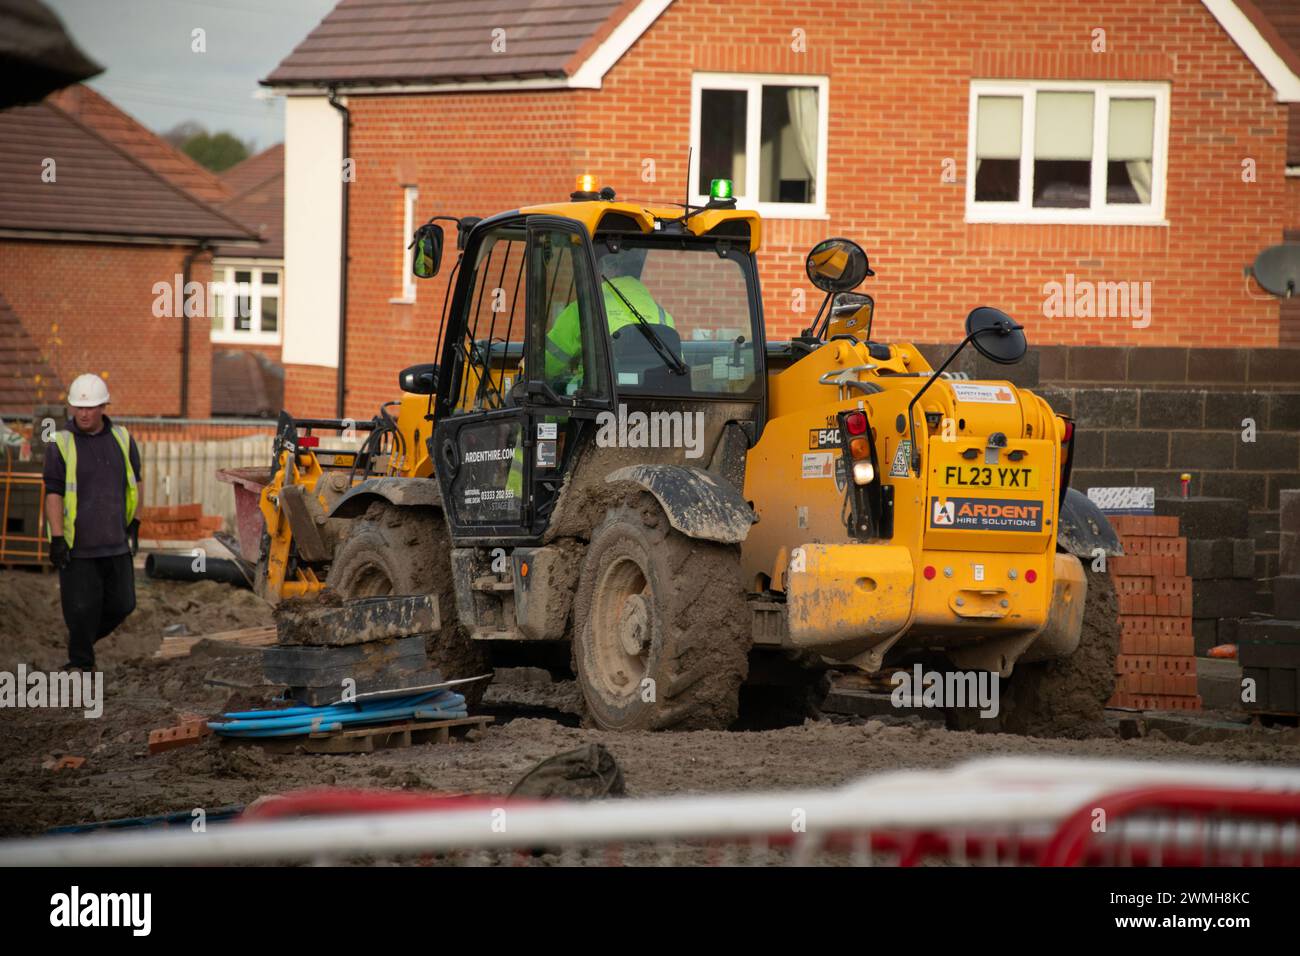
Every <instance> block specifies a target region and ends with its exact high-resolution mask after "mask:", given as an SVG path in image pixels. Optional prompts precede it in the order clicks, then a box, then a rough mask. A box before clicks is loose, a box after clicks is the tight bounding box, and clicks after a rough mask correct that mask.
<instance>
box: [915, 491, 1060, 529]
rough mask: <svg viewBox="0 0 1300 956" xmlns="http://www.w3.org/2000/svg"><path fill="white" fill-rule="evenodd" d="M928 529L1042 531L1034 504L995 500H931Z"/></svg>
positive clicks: (1039, 508) (1040, 510)
mask: <svg viewBox="0 0 1300 956" xmlns="http://www.w3.org/2000/svg"><path fill="white" fill-rule="evenodd" d="M930 527H931V528H954V529H957V530H959V531H960V530H966V531H1042V530H1043V506H1042V504H1041V503H1040V502H1037V501H1010V500H1002V499H996V498H931V499H930Z"/></svg>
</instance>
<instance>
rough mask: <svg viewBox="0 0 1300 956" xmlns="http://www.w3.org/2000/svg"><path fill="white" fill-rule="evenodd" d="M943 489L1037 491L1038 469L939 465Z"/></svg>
mask: <svg viewBox="0 0 1300 956" xmlns="http://www.w3.org/2000/svg"><path fill="white" fill-rule="evenodd" d="M939 467H940V479H941V480H940V482H939V483H940V484H941V485H943V486H944V487H945V488H1015V489H1018V490H1022V491H1037V490H1038V469H1037V468H1034V467H1032V466H1028V465H940V466H939Z"/></svg>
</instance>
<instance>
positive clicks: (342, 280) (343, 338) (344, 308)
mask: <svg viewBox="0 0 1300 956" xmlns="http://www.w3.org/2000/svg"><path fill="white" fill-rule="evenodd" d="M329 104H330V106H332V107H334V108H335V109H336V110H338V111H339V112H340V113H341V114H342V115H343V159H342V162H340V163H339V178H340V179H341V180H342V184H341V188H342V190H343V199H342V210H341V214H340V219H341V231H340V235H339V372H338V384H337V386H336V388H337V391H338V399H337V411H336V413H335V414H336V416H337V417H338V418H342V417H343V416H344V410H343V406H344V404H345V403H346V396H347V366H348V351H347V349H348V180H347V177H346V176H343V164H344V163H346V162H347V161H348V154H349V152H350V150H351V134H352V114H351V113H349V112H348V108H347V107H346V106H344V105H343V104H342V103H340V102H339V99H338V88H337V87H330V95H329Z"/></svg>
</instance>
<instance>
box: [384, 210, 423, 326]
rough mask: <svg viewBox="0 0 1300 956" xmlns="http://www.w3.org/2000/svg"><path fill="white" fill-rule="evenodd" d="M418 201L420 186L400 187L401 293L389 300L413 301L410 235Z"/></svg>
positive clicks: (413, 232)
mask: <svg viewBox="0 0 1300 956" xmlns="http://www.w3.org/2000/svg"><path fill="white" fill-rule="evenodd" d="M419 202H420V187H418V186H403V187H402V260H401V261H402V294H401V295H400V296H397V297H396V298H393V299H390V300H389V301H390V302H400V303H406V304H409V303H412V302H414V301H415V289H416V285H415V276H414V275H413V274H412V272H411V267H412V265H413V264H414V261H415V249H414V248H408V247H410V245H411V237H412V236H413V235H414V234H415V226H416V209H417V207H418V205H419Z"/></svg>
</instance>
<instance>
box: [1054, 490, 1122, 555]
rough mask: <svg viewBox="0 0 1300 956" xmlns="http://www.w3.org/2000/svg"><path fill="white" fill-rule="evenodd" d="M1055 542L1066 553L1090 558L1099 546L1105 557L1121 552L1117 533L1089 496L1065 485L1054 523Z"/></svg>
mask: <svg viewBox="0 0 1300 956" xmlns="http://www.w3.org/2000/svg"><path fill="white" fill-rule="evenodd" d="M1056 528H1057V530H1056V546H1057V548H1059V549H1060V550H1062V551H1064V552H1065V553H1066V554H1073V555H1075V556H1076V557H1078V558H1081V559H1087V560H1092V559H1093V558H1095V557H1096V556H1097V554H1096V552H1097V549H1098V548H1100V549H1101V550H1102V551H1103V552H1104V553H1105V554H1106V556H1107V557H1112V558H1113V557H1116V556H1117V555H1121V554H1123V553H1124V548H1123V547H1122V546H1121V545H1120V542H1119V535H1118V534H1116V533H1115V529H1114V528H1112V527H1111V525H1110V522H1109V521H1107V520H1106V516H1105V515H1104V514H1103V513H1102V511H1101V509H1100V508H1098V507H1097V506H1096V504H1094V503H1093V501H1092V499H1091V498H1089V497H1088V496H1087V495H1085V494H1083V493H1082V492H1079V491H1076V490H1075V489H1073V488H1069V489H1067V490H1066V492H1065V500H1064V501H1063V502H1061V513H1060V515H1059V516H1058V519H1057V523H1056Z"/></svg>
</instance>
